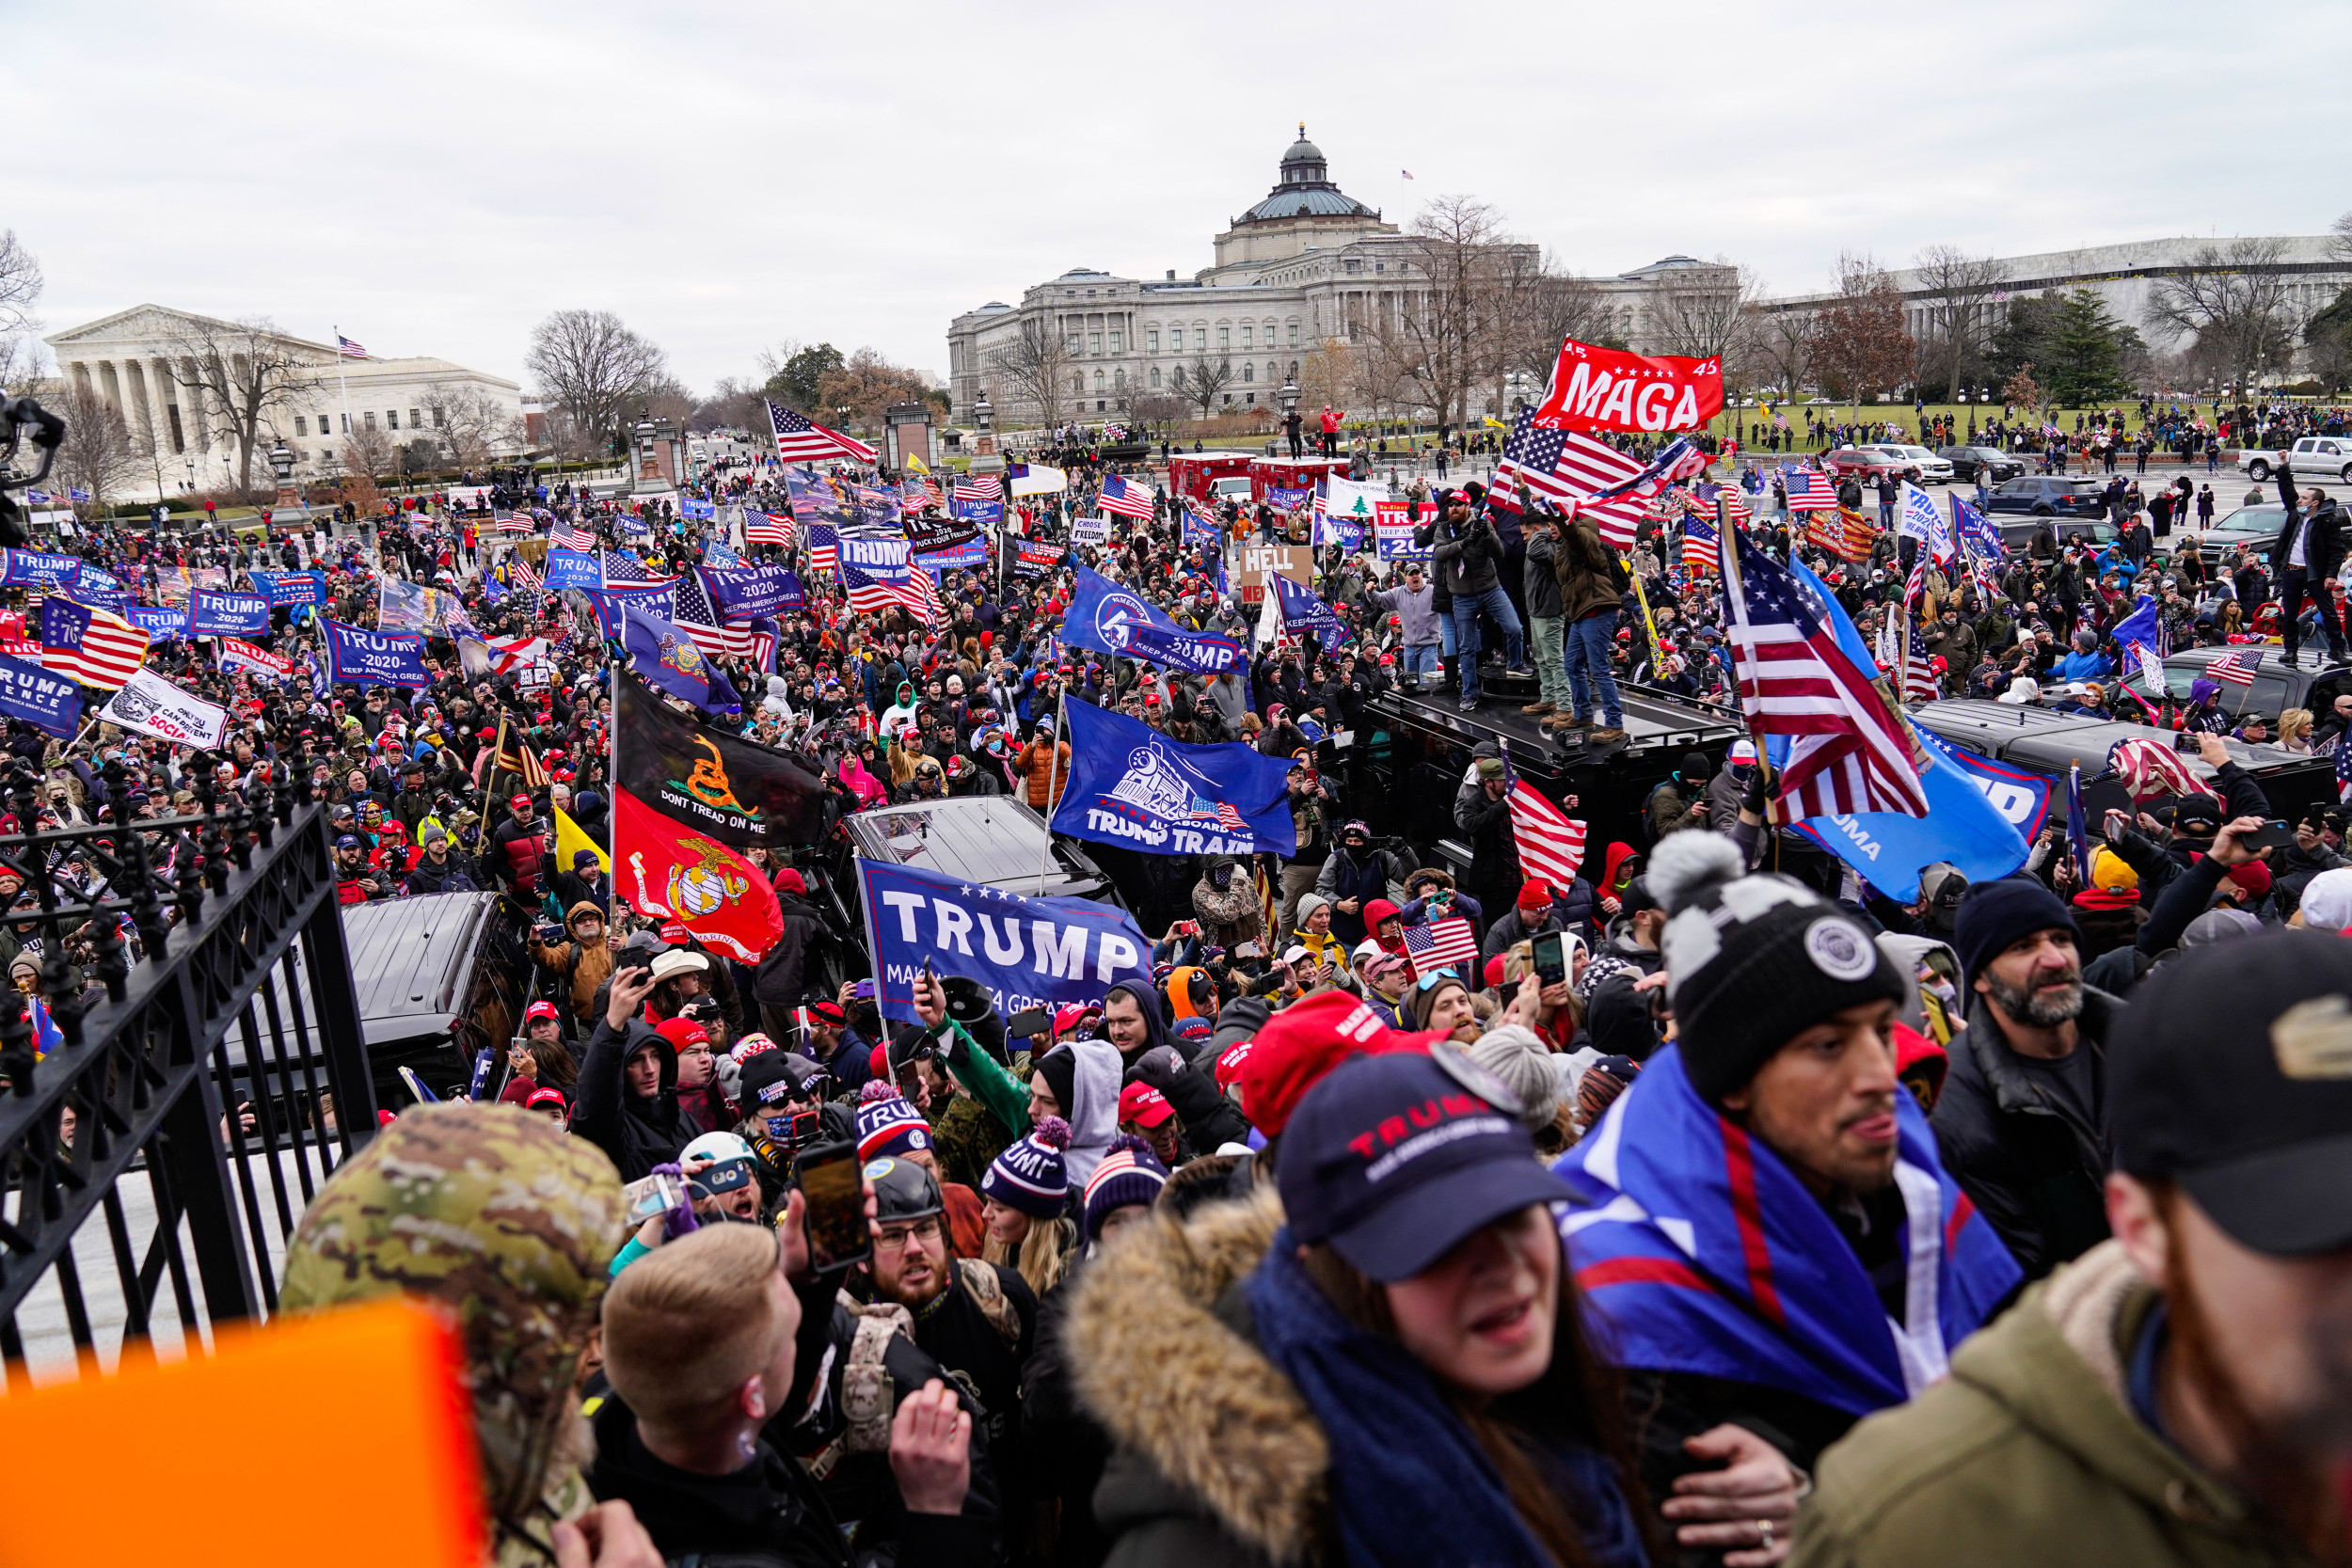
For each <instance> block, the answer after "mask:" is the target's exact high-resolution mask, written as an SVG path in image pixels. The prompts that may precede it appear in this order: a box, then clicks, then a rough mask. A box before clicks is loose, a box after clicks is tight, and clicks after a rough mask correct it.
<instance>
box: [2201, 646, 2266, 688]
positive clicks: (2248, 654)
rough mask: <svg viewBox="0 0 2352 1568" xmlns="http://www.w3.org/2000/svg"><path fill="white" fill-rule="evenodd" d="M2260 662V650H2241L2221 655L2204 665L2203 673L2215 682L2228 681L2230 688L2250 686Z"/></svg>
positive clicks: (2261, 659)
mask: <svg viewBox="0 0 2352 1568" xmlns="http://www.w3.org/2000/svg"><path fill="white" fill-rule="evenodd" d="M2262 661H2263V656H2262V650H2261V649H2259V648H2241V649H2239V650H2238V651H2237V652H2235V653H2230V654H2223V655H2222V656H2221V657H2219V658H2217V659H2215V660H2214V661H2213V662H2212V663H2211V664H2208V665H2206V666H2205V673H2206V674H2208V675H2211V676H2212V677H2213V678H2214V679H2215V680H2217V681H2228V682H2229V683H2230V684H2231V685H2232V686H2251V685H2253V684H2254V671H2255V669H2256V668H2257V667H2259V666H2260V665H2261V663H2262Z"/></svg>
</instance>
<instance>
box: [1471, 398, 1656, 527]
mask: <svg viewBox="0 0 2352 1568" xmlns="http://www.w3.org/2000/svg"><path fill="white" fill-rule="evenodd" d="M1534 418H1535V415H1534V410H1533V409H1530V408H1521V409H1520V410H1519V415H1518V420H1515V421H1514V422H1513V423H1512V426H1511V437H1510V439H1509V440H1507V441H1505V442H1503V444H1502V460H1501V461H1500V462H1498V463H1497V464H1496V465H1495V487H1494V491H1493V494H1492V496H1491V498H1490V499H1493V500H1494V501H1495V503H1496V504H1497V505H1500V506H1502V507H1504V508H1506V509H1508V510H1511V511H1515V512H1516V511H1517V510H1518V485H1517V483H1516V482H1517V481H1519V480H1524V481H1526V483H1527V488H1528V489H1529V491H1530V492H1531V493H1533V494H1534V495H1535V496H1537V497H1540V498H1541V499H1545V500H1548V501H1549V502H1551V503H1552V504H1553V505H1554V506H1558V507H1561V508H1563V509H1564V510H1565V508H1566V506H1567V505H1568V503H1570V502H1575V503H1577V506H1576V511H1577V515H1579V516H1582V517H1590V518H1591V519H1592V520H1593V526H1594V527H1596V528H1597V529H1599V530H1600V536H1601V537H1602V538H1603V539H1605V540H1607V541H1608V542H1609V543H1610V544H1612V545H1613V546H1616V547H1617V548H1619V549H1628V548H1630V547H1631V546H1632V544H1633V534H1634V531H1635V530H1636V529H1638V528H1639V527H1640V526H1641V523H1642V518H1643V515H1644V514H1645V507H1644V506H1643V504H1642V499H1637V498H1635V497H1631V496H1621V497H1618V498H1616V499H1612V500H1606V501H1587V500H1585V499H1584V498H1586V497H1587V496H1590V495H1591V494H1592V493H1593V492H1594V491H1596V490H1603V489H1607V488H1608V487H1609V486H1611V485H1613V484H1621V483H1625V482H1627V481H1629V480H1633V479H1638V478H1640V477H1641V474H1642V465H1641V464H1639V463H1636V462H1635V461H1634V460H1633V459H1632V458H1630V457H1628V456H1627V455H1626V454H1625V453H1623V452H1621V451H1618V450H1617V449H1616V448H1614V447H1612V446H1608V445H1606V444H1604V443H1602V442H1599V441H1595V440H1592V439H1591V438H1589V437H1587V436H1574V435H1570V434H1569V433H1568V432H1566V431H1563V430H1545V429H1542V428H1540V427H1539V426H1537V425H1536V424H1535V423H1534Z"/></svg>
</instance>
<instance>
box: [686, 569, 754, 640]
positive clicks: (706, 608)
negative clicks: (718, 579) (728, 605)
mask: <svg viewBox="0 0 2352 1568" xmlns="http://www.w3.org/2000/svg"><path fill="white" fill-rule="evenodd" d="M670 620H671V622H672V624H674V625H675V626H676V627H677V629H678V630H680V631H682V632H684V633H685V634H686V635H687V636H688V637H690V638H692V639H693V641H694V646H696V647H697V648H700V649H701V650H702V651H703V652H704V653H706V654H707V655H709V656H710V657H713V658H721V657H723V658H749V657H752V628H751V627H750V626H723V625H721V622H720V615H719V607H718V606H717V605H716V604H714V603H713V602H712V601H711V597H710V590H708V589H707V588H706V587H704V586H703V574H702V569H701V568H700V567H690V568H688V569H687V570H686V571H685V572H683V573H681V574H680V575H679V577H678V579H677V581H675V582H674V583H672V584H671V585H670Z"/></svg>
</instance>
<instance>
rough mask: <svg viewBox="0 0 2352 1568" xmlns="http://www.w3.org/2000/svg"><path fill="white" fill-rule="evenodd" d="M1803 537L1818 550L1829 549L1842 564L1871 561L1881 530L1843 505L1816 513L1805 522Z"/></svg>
mask: <svg viewBox="0 0 2352 1568" xmlns="http://www.w3.org/2000/svg"><path fill="white" fill-rule="evenodd" d="M1804 536H1805V540H1806V542H1807V543H1809V544H1811V545H1812V546H1813V547H1814V548H1816V549H1821V550H1827V551H1828V552H1829V553H1830V554H1832V555H1834V556H1836V557H1837V558H1838V559H1839V560H1840V561H1844V562H1864V561H1867V560H1869V559H1870V551H1871V550H1872V549H1874V548H1876V547H1877V545H1878V539H1879V531H1878V529H1877V528H1876V527H1875V526H1873V525H1872V523H1871V522H1870V520H1869V519H1868V518H1867V517H1865V516H1864V515H1862V514H1861V513H1859V512H1851V511H1848V510H1847V509H1846V508H1844V507H1842V506H1841V507H1837V508H1835V509H1833V510H1831V511H1828V512H1816V513H1814V514H1813V515H1812V516H1811V517H1809V518H1807V519H1806V520H1805V525H1804Z"/></svg>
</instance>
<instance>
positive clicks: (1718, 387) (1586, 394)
mask: <svg viewBox="0 0 2352 1568" xmlns="http://www.w3.org/2000/svg"><path fill="white" fill-rule="evenodd" d="M1723 406H1724V362H1723V361H1722V360H1721V359H1673V358H1667V357H1664V356H1651V355H1645V354H1623V353H1620V352H1619V351H1617V350H1616V349H1613V348H1596V347H1594V346H1593V345H1592V344H1591V343H1580V342H1578V341H1576V340H1575V339H1574V338H1570V339H1567V340H1565V341H1563V342H1562V343H1561V345H1560V362H1559V363H1558V364H1556V365H1554V366H1552V368H1551V385H1550V386H1549V387H1548V388H1545V389H1544V401H1543V404H1542V405H1541V406H1540V407H1538V408H1537V409H1536V410H1535V420H1534V422H1535V423H1537V424H1539V425H1541V426H1543V427H1544V428H1545V429H1546V430H1579V431H1581V430H1593V429H1599V430H1629V431H1646V432H1649V433H1651V434H1656V433H1657V432H1660V431H1666V430H1698V429H1701V428H1703V427H1704V426H1705V425H1706V423H1707V421H1708V420H1710V419H1712V418H1714V417H1715V416H1716V415H1717V414H1719V413H1721V412H1722V411H1723Z"/></svg>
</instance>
